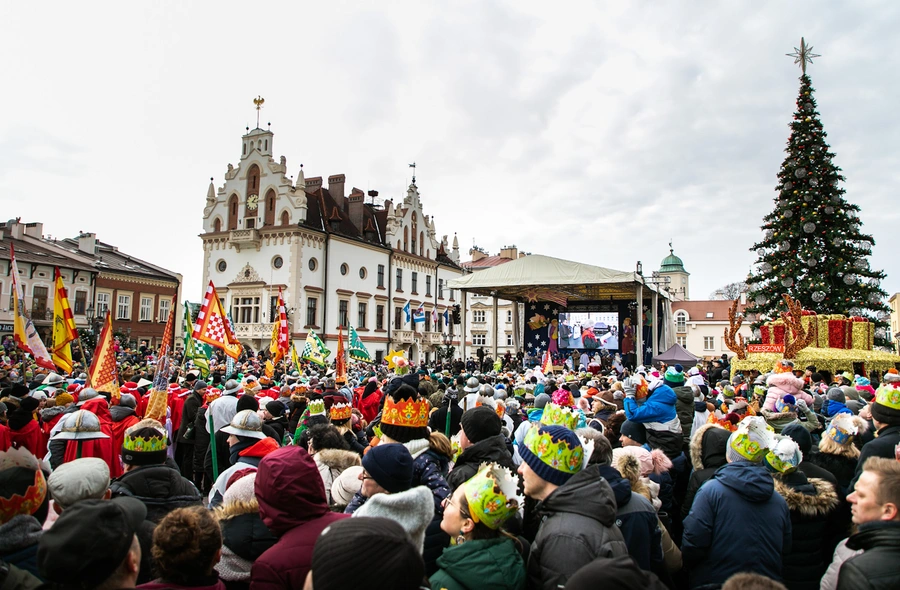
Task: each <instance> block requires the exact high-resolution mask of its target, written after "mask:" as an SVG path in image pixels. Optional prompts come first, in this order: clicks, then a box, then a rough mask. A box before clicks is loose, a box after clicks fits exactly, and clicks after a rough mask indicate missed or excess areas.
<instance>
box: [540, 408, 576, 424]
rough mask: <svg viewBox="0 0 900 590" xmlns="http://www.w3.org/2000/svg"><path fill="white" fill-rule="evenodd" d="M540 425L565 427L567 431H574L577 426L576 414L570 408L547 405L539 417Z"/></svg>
mask: <svg viewBox="0 0 900 590" xmlns="http://www.w3.org/2000/svg"><path fill="white" fill-rule="evenodd" d="M541 424H543V425H545V426H565V427H566V428H568V429H569V430H575V428H576V427H577V426H578V414H576V413H575V412H574V411H573V410H571V409H570V408H564V407H562V406H558V405H556V404H554V403H549V404H547V405H546V406H545V407H544V413H543V414H542V415H541Z"/></svg>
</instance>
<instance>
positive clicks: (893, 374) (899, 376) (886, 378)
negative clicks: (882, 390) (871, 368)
mask: <svg viewBox="0 0 900 590" xmlns="http://www.w3.org/2000/svg"><path fill="white" fill-rule="evenodd" d="M881 380H882V381H883V382H885V383H897V382H898V381H900V372H898V371H897V369H888V370H887V372H886V373H885V374H884V375H883V376H882V377H881Z"/></svg>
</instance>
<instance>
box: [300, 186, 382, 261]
mask: <svg viewBox="0 0 900 590" xmlns="http://www.w3.org/2000/svg"><path fill="white" fill-rule="evenodd" d="M332 221H335V222H337V227H336V228H334V227H333V226H332V223H331V222H332ZM386 221H387V217H386V212H385V211H383V210H379V209H376V208H374V207H372V206H371V205H369V204H364V206H363V227H356V225H355V224H354V223H353V222H352V221H351V219H350V205H349V201H348V200H347V197H344V198H343V199H341V198H337V199H336V198H335V197H334V196H333V195H332V194H331V193H330V192H329V191H328V189H327V188H323V187H322V186H317V187H316V188H315V189H314V190H312V191H311V192H308V193H306V221H305V222H304V223H303V225H304V227H308V228H310V229H314V230H317V231H323V232H325V233H329V234H337V235H341V236H344V237H347V238H352V239H355V240H360V241H362V242H366V243H369V244H375V245H378V246H386V244H385V230H386V226H387V223H386ZM370 226H371V227H374V229H375V230H376V238H375V240H367V239H366V233H365V230H366V228H368V227H370Z"/></svg>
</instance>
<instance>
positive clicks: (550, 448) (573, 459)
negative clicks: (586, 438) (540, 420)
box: [525, 426, 584, 475]
mask: <svg viewBox="0 0 900 590" xmlns="http://www.w3.org/2000/svg"><path fill="white" fill-rule="evenodd" d="M525 446H526V447H527V448H528V450H529V451H531V452H532V453H534V455H535V456H536V457H537V458H538V459H540V460H541V462H542V463H544V464H545V465H548V466H549V467H551V468H553V469H555V470H557V471H561V472H563V473H567V474H569V475H575V474H576V473H578V472H579V471H581V467H582V464H583V463H584V449H582V448H581V445H578V446H576V447H570V446H569V444H568V442H567V441H565V440H562V439H560V440H554V439H553V437H552V436H551V435H550V433H548V432H546V431H545V430H544V429H543V428H541V427H539V426H532V427H531V430H529V431H528V434H527V435H525Z"/></svg>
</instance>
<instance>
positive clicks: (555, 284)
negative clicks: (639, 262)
mask: <svg viewBox="0 0 900 590" xmlns="http://www.w3.org/2000/svg"><path fill="white" fill-rule="evenodd" d="M639 285H642V286H643V290H645V291H647V293H645V295H650V294H651V293H652V292H654V291H657V288H656V286H655V285H651V284H648V283H646V282H645V281H644V278H643V277H642V276H641V275H639V274H637V273H635V272H625V271H621V270H613V269H611V268H603V267H602V266H593V265H590V264H582V263H580V262H573V261H571V260H562V259H561V258H553V257H551V256H541V255H537V254H532V255H529V256H523V257H522V258H519V259H517V260H513V261H512V262H507V263H506V264H501V265H499V266H495V267H492V268H487V269H484V270H479V271H477V272H473V273H471V274H468V275H465V276H462V277H460V278H458V279H454V280H452V281H450V282H449V284H448V286H449V287H450V288H451V289H463V290H465V291H468V292H470V293H477V294H479V295H488V296H490V295H496V296H498V297H499V298H500V299H506V300H507V301H520V302H521V301H537V300H547V301H558V302H559V303H564V301H559V300H560V299H562V300H565V301H603V300H609V299H634V298H635V293H636V289H637V287H638V286H639ZM660 294H661V295H663V296H665V291H660Z"/></svg>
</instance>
